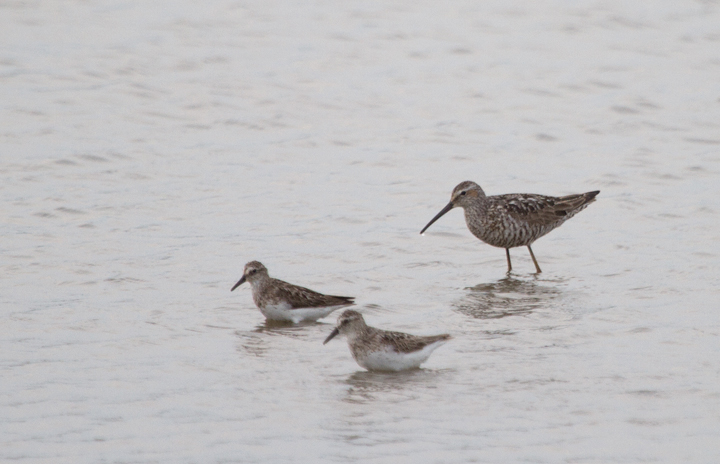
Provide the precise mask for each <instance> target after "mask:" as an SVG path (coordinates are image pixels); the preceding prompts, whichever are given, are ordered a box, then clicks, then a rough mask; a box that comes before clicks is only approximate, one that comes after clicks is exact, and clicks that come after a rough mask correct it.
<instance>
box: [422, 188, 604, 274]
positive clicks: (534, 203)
mask: <svg viewBox="0 0 720 464" xmlns="http://www.w3.org/2000/svg"><path fill="white" fill-rule="evenodd" d="M598 193H600V191H599V190H595V191H593V192H587V193H578V194H575V195H567V196H564V197H550V196H546V195H536V194H532V193H510V194H507V195H493V196H487V195H485V192H483V189H482V188H480V186H479V185H478V184H476V183H475V182H472V181H469V180H466V181H465V182H460V183H459V184H458V185H457V187H455V188H454V189H453V192H452V195H451V196H450V203H448V204H447V205H446V206H445V207H444V208H443V209H442V210H441V211H440V212H439V213H438V214H437V215H436V216H435V217H434V218H432V220H431V221H430V222H428V224H427V225H426V226H425V227H423V230H421V231H420V233H421V234H422V233H423V232H425V230H427V228H428V227H430V226H431V225H432V224H433V223H434V222H435V221H437V220H438V219H440V217H441V216H442V215H443V214H445V213H447V212H448V211H450V210H451V209H453V208H456V207H458V206H459V207H461V208H462V209H463V210H465V222H466V223H467V226H468V229H470V232H472V234H473V235H474V236H476V237H477V238H479V239H480V240H482V241H483V242H485V243H487V244H489V245H492V246H496V247H499V248H505V255H506V256H507V264H508V272H510V271H512V264H511V263H510V248H514V247H520V246H526V247H527V248H528V250H529V251H530V257H532V260H533V263H535V269H536V270H537V272H538V273H540V272H542V271H541V270H540V266H539V265H538V262H537V260H536V259H535V254H534V253H533V251H532V248H530V245H532V244H533V243H534V242H535V240H537V239H539V238H540V237H542V236H543V235H545V234H547V233H548V232H550V231H551V230H553V229H555V228H556V227H559V226H560V225H561V224H562V223H563V222H565V221H567V220H568V219H570V218H571V217H573V216H575V215H576V214H577V213H579V212H580V211H582V210H583V209H585V207H587V205H589V204H590V203H592V202H593V201H595V197H596V196H597V194H598Z"/></svg>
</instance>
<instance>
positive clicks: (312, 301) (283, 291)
mask: <svg viewBox="0 0 720 464" xmlns="http://www.w3.org/2000/svg"><path fill="white" fill-rule="evenodd" d="M245 281H247V282H250V286H251V287H252V296H253V301H254V302H255V305H256V306H257V307H258V308H260V312H261V313H263V315H264V316H265V317H266V318H267V319H270V320H275V321H292V322H294V323H298V322H305V321H316V320H318V319H320V318H321V317H325V316H327V315H328V314H330V313H331V312H333V311H335V310H336V309H338V308H340V307H342V306H347V305H351V304H354V301H353V300H354V297H350V296H334V295H323V294H322V293H318V292H315V291H313V290H310V289H308V288H305V287H300V286H298V285H293V284H289V283H287V282H284V281H282V280H278V279H273V278H272V277H270V276H269V275H268V270H267V268H266V267H265V266H263V264H262V263H261V262H259V261H250V262H249V263H247V264H246V265H245V270H244V271H243V276H242V277H241V278H240V280H238V282H237V283H236V284H235V285H233V288H231V289H230V291H231V292H232V291H233V290H235V289H236V288H238V287H239V286H240V285H242V284H243V283H244V282H245Z"/></svg>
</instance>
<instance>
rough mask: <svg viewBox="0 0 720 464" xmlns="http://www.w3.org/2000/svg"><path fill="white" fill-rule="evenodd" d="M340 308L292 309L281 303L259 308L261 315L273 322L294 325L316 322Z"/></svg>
mask: <svg viewBox="0 0 720 464" xmlns="http://www.w3.org/2000/svg"><path fill="white" fill-rule="evenodd" d="M339 307H340V306H325V307H320V308H297V309H292V307H291V306H290V304H289V303H286V302H282V303H278V304H272V305H265V307H264V308H260V312H261V313H263V315H264V316H265V317H266V318H268V319H270V320H274V321H292V322H294V323H298V322H303V321H316V320H318V319H320V318H322V317H325V316H327V315H328V314H330V313H331V312H333V311H335V310H336V309H338V308H339Z"/></svg>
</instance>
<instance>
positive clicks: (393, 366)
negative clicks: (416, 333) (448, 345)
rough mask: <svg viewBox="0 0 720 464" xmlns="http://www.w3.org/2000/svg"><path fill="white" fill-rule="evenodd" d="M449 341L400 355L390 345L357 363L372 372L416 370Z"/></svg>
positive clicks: (371, 353)
mask: <svg viewBox="0 0 720 464" xmlns="http://www.w3.org/2000/svg"><path fill="white" fill-rule="evenodd" d="M446 341H447V340H438V341H436V342H435V343H431V344H430V345H428V346H426V347H425V348H423V349H422V350H418V351H413V352H412V353H398V352H397V351H395V350H393V349H392V348H391V347H390V346H389V345H388V346H387V348H386V349H384V350H378V351H372V352H369V353H367V354H365V355H364V356H363V357H362V359H359V358H358V359H356V361H357V363H358V364H360V366H362V367H364V368H365V369H368V370H371V371H404V370H406V369H415V368H417V367H420V364H422V363H424V362H425V361H427V359H428V358H429V357H430V355H431V354H432V352H433V351H435V349H436V348H438V347H439V346H441V345H443V344H444V343H445V342H446Z"/></svg>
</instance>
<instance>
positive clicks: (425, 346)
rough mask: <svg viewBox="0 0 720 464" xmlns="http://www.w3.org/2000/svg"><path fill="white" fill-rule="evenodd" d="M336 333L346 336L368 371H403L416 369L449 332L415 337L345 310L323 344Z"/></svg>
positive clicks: (355, 356) (357, 359)
mask: <svg viewBox="0 0 720 464" xmlns="http://www.w3.org/2000/svg"><path fill="white" fill-rule="evenodd" d="M338 334H343V335H345V336H346V337H347V342H348V346H349V347H350V353H351V354H352V357H353V358H354V359H355V361H356V362H357V363H358V364H359V365H360V366H361V367H364V368H365V369H367V370H369V371H403V370H406V369H415V368H417V367H420V364H422V363H424V362H425V361H427V359H428V358H429V357H430V354H432V352H433V351H435V349H436V348H437V347H439V346H440V345H443V344H444V343H445V342H446V341H448V340H450V338H451V337H450V335H448V334H442V335H429V336H418V335H410V334H406V333H402V332H388V331H386V330H380V329H376V328H375V327H370V326H368V325H367V324H365V319H363V317H362V314H360V313H359V312H357V311H354V310H352V309H346V310H345V311H343V313H342V314H341V315H340V317H338V321H337V326H336V327H335V329H333V331H332V332H330V335H328V337H327V338H326V339H325V341H324V342H323V345H324V344H326V343H327V342H329V341H330V340H332V338H333V337H335V336H336V335H338Z"/></svg>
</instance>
